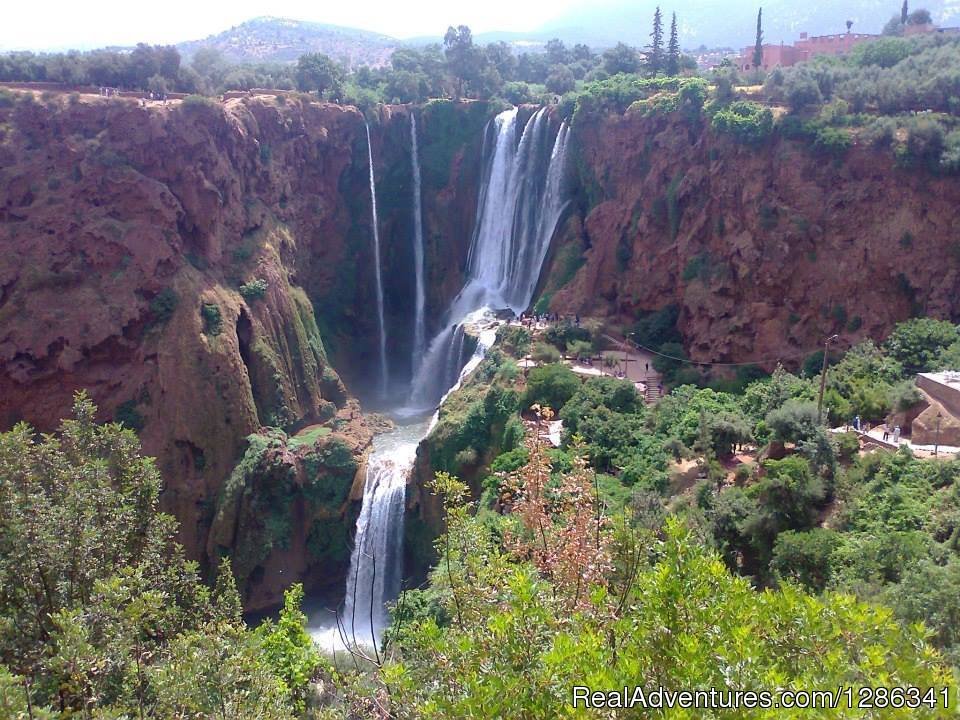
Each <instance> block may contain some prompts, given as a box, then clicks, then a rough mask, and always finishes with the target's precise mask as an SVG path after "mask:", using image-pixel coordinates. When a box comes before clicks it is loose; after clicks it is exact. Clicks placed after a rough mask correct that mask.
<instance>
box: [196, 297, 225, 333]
mask: <svg viewBox="0 0 960 720" xmlns="http://www.w3.org/2000/svg"><path fill="white" fill-rule="evenodd" d="M200 317H201V318H203V332H204V333H206V334H207V335H210V336H211V337H216V336H217V335H219V334H220V333H221V332H223V316H222V315H221V314H220V306H219V305H216V304H214V303H203V304H202V305H201V306H200Z"/></svg>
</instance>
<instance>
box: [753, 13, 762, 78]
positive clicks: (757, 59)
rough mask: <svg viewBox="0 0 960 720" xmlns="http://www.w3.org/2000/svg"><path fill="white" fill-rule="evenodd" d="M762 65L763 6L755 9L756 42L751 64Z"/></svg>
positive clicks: (756, 66)
mask: <svg viewBox="0 0 960 720" xmlns="http://www.w3.org/2000/svg"><path fill="white" fill-rule="evenodd" d="M761 65H763V8H760V10H759V11H757V44H756V45H754V46H753V66H754V67H755V68H759V67H760V66H761Z"/></svg>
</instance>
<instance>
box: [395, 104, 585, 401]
mask: <svg viewBox="0 0 960 720" xmlns="http://www.w3.org/2000/svg"><path fill="white" fill-rule="evenodd" d="M518 115H519V112H518V110H517V108H513V109H511V110H506V111H504V112H502V113H500V114H499V115H497V117H496V118H494V120H493V127H492V129H491V131H490V132H489V133H488V135H487V138H486V140H487V143H486V144H487V145H492V147H485V149H484V156H485V157H484V162H485V165H484V171H483V172H484V174H483V182H482V183H481V190H480V197H479V200H478V204H477V219H476V226H475V229H474V234H473V241H472V243H471V245H470V254H469V257H468V261H467V281H466V284H465V285H464V287H463V289H462V290H461V291H460V293H459V294H458V295H457V297H456V298H454V300H453V302H452V303H451V306H450V309H449V310H448V311H447V314H446V324H445V326H444V327H443V328H442V329H441V330H440V332H439V333H438V334H437V335H436V337H434V338H433V340H431V342H430V344H429V346H428V347H427V350H426V354H425V355H424V358H423V361H422V362H421V363H420V367H419V369H418V370H417V372H416V373H415V374H414V377H413V381H412V383H411V390H410V399H409V404H410V405H411V406H413V407H432V406H434V405H435V404H436V403H437V401H438V400H439V398H440V397H441V396H442V395H443V393H444V392H445V391H446V390H447V388H449V381H450V373H449V370H448V368H449V365H450V362H451V357H452V356H454V355H455V354H456V350H455V346H456V345H457V343H458V342H462V325H463V320H464V318H466V317H467V316H468V315H470V314H471V313H473V312H476V311H477V310H479V309H481V308H487V309H489V310H501V309H509V310H511V311H513V313H514V314H519V313H521V312H523V311H524V310H526V309H527V307H528V306H529V305H530V301H531V300H532V299H533V294H534V292H535V291H536V287H537V282H538V281H539V279H540V270H541V269H542V267H543V261H544V259H545V258H546V256H547V251H548V250H549V248H550V240H551V239H552V237H553V233H554V230H555V229H556V226H557V223H558V222H559V220H560V217H561V216H562V215H563V211H564V209H565V208H566V206H567V203H568V198H567V194H566V192H565V190H566V188H565V169H566V161H567V146H568V140H569V128H568V126H567V124H566V123H562V124H561V125H560V128H559V130H558V131H557V133H556V135H555V136H553V137H551V133H550V127H549V122H548V120H549V118H548V115H547V110H546V109H545V108H544V109H541V110H539V111H537V112H536V113H535V114H534V115H533V116H532V117H531V118H530V119H529V120H528V121H527V123H526V125H525V126H523V127H521V126H520V124H519V122H518ZM518 134H519V135H520V138H519V141H518V140H517V135H518Z"/></svg>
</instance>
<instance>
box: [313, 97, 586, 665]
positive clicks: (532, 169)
mask: <svg viewBox="0 0 960 720" xmlns="http://www.w3.org/2000/svg"><path fill="white" fill-rule="evenodd" d="M416 132H417V130H416V120H415V119H414V118H413V116H411V146H412V170H413V179H414V192H413V202H414V203H416V204H417V207H415V208H414V213H413V216H414V223H415V227H414V233H413V242H414V243H415V247H414V257H415V258H416V262H417V263H419V264H420V267H419V268H418V269H417V284H416V287H417V297H416V299H415V305H414V307H415V315H414V319H413V323H414V327H413V330H414V333H415V342H414V347H415V348H417V346H418V345H419V347H420V357H419V358H414V362H413V363H412V367H413V377H412V378H411V381H410V386H409V389H408V392H407V393H405V395H406V399H405V401H403V402H401V403H399V404H398V405H396V406H394V407H391V408H388V409H387V410H386V412H387V414H388V415H390V416H391V417H392V418H393V419H394V420H395V421H396V427H395V428H394V429H393V430H391V431H389V432H386V433H383V434H381V435H379V436H377V437H376V438H375V440H374V446H373V450H372V452H371V454H370V456H369V459H368V461H367V470H366V481H365V486H364V493H363V504H362V506H361V510H360V515H359V517H358V518H357V526H356V533H355V537H354V548H353V551H352V554H351V557H350V569H349V572H348V573H347V581H346V587H345V589H344V600H343V603H342V605H341V606H340V608H339V612H337V613H334V612H332V611H330V610H327V611H325V612H323V611H321V612H318V613H314V614H312V615H311V620H310V625H309V630H310V632H311V634H312V636H313V637H314V639H315V640H316V642H317V644H318V645H319V646H320V647H321V649H326V650H330V651H332V652H337V651H343V650H344V649H345V648H346V647H357V646H366V647H368V648H369V647H376V646H377V645H378V643H379V640H380V638H381V636H382V633H383V631H384V630H385V629H386V628H387V627H388V626H389V623H390V618H389V612H388V610H387V603H390V602H392V601H394V600H395V599H396V598H397V597H398V595H399V593H400V590H401V583H402V569H403V567H402V566H403V515H404V510H405V499H406V496H405V491H406V483H407V480H408V477H409V475H410V472H411V470H412V468H413V464H414V462H415V460H416V452H417V447H418V445H419V443H420V441H421V440H422V439H423V438H424V437H426V435H427V434H428V433H429V431H430V429H431V428H432V426H433V424H434V423H436V421H437V418H438V410H437V408H438V406H439V405H440V404H442V402H443V400H444V399H445V397H446V395H447V394H449V393H450V392H453V391H454V390H455V389H456V388H457V387H459V384H460V383H461V382H462V381H463V380H464V379H465V378H466V376H467V375H468V374H469V373H470V372H472V370H473V369H474V368H475V367H476V366H477V365H478V364H479V363H480V361H481V359H482V358H483V356H484V354H485V353H486V351H487V349H488V348H489V347H490V346H491V345H492V344H493V342H494V340H495V338H496V320H495V314H496V313H497V311H503V310H508V311H511V312H512V313H513V314H515V315H519V314H520V313H521V312H523V311H524V310H526V309H527V307H528V306H529V304H530V302H531V300H532V298H533V294H534V292H535V290H536V286H537V283H538V281H539V277H540V271H541V269H542V266H543V262H544V259H545V258H546V255H547V251H548V249H549V246H550V240H551V238H552V236H553V233H554V230H555V229H556V226H557V223H558V221H559V220H560V217H561V216H562V214H563V211H564V209H565V207H566V204H567V199H566V193H565V188H564V184H565V177H564V175H565V165H566V156H567V142H568V137H569V129H568V127H567V125H566V124H565V123H562V124H561V125H560V127H559V129H558V130H557V132H556V134H555V135H554V134H553V133H552V132H551V128H550V122H549V115H548V112H547V110H546V109H545V108H544V109H541V110H539V111H537V112H536V113H534V114H533V116H531V117H530V118H529V119H528V120H527V122H526V123H525V124H522V125H521V123H520V122H519V111H518V109H517V108H513V109H511V110H506V111H504V112H502V113H500V114H499V115H497V116H496V118H494V119H493V121H491V123H490V125H489V126H488V129H487V131H486V134H485V138H484V150H483V155H484V157H483V177H482V182H481V186H480V187H481V190H480V195H479V198H478V202H477V219H476V224H475V229H474V233H473V238H472V242H471V245H470V254H469V258H468V265H467V268H468V269H467V280H466V282H465V284H464V287H463V289H462V290H461V291H460V293H459V294H458V295H457V296H456V297H455V298H454V300H453V301H452V302H451V304H450V307H449V308H448V309H447V311H446V312H445V313H444V317H443V321H442V325H441V328H440V330H439V331H438V332H437V333H436V335H435V336H434V337H433V339H432V340H431V341H430V343H429V344H425V343H423V340H422V339H420V340H419V342H417V338H416V334H417V332H418V328H423V327H424V326H425V324H426V321H425V317H424V315H423V312H424V309H423V305H421V295H420V293H421V292H422V291H423V282H424V281H423V278H424V273H425V267H424V266H423V234H422V233H423V230H422V222H421V219H420V218H421V216H420V210H421V209H420V207H419V202H420V187H419V179H420V172H419V158H418V157H417V152H416V148H417V142H416ZM368 133H369V129H368ZM518 135H519V137H518ZM368 138H369V134H368ZM369 147H370V146H369V141H368V148H369ZM369 159H370V167H371V173H370V178H371V180H370V191H371V198H375V197H376V189H375V186H374V180H373V170H372V168H373V156H372V151H370V158H369ZM374 202H375V201H374ZM375 213H376V210H375V205H374V219H375V222H376V215H375ZM374 242H375V250H376V257H377V260H378V261H379V238H378V236H376V234H375V238H374ZM375 272H376V278H377V282H378V287H379V282H380V275H379V268H376V269H375ZM378 300H380V301H381V306H380V308H379V311H380V313H381V317H382V313H383V308H382V295H380V294H378ZM380 330H381V337H380V347H381V348H385V347H386V340H385V336H384V334H383V332H384V331H383V326H382V324H381V326H380ZM468 333H470V334H472V335H474V336H476V338H477V343H476V348H475V350H474V351H473V352H472V353H471V354H470V355H469V356H466V355H467V351H466V350H465V348H467V343H466V335H467V334H468ZM424 336H425V335H424ZM424 336H421V338H422V337H424ZM415 352H416V350H415ZM386 366H387V358H386V356H385V350H384V356H383V357H382V358H381V363H380V367H381V371H382V372H384V373H385V372H386ZM384 382H386V380H384ZM391 394H392V395H397V393H391Z"/></svg>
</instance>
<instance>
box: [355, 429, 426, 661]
mask: <svg viewBox="0 0 960 720" xmlns="http://www.w3.org/2000/svg"><path fill="white" fill-rule="evenodd" d="M416 454H417V443H416V442H412V443H411V442H402V443H399V444H397V445H396V446H393V447H389V448H384V449H382V450H381V451H380V452H379V453H378V452H374V453H373V454H371V456H370V459H369V460H368V462H367V479H366V484H365V486H364V490H363V505H362V507H361V509H360V516H359V517H358V518H357V534H356V538H355V541H354V546H353V552H352V554H351V555H350V571H349V573H348V574H347V595H346V601H345V603H344V611H343V615H342V618H341V624H342V628H341V631H342V632H343V635H344V636H345V638H346V640H347V642H348V643H349V644H351V645H356V644H358V643H360V644H364V645H373V644H375V643H376V642H377V639H378V638H379V637H380V634H381V633H382V632H383V630H384V629H385V628H386V627H387V626H388V625H389V623H390V618H389V615H388V613H387V610H386V608H385V607H384V602H385V600H388V599H393V598H395V597H397V595H398V594H399V592H400V581H401V574H402V570H403V512H404V499H405V486H406V483H407V476H408V475H409V474H410V470H411V468H412V467H413V462H414V460H415V459H416Z"/></svg>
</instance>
